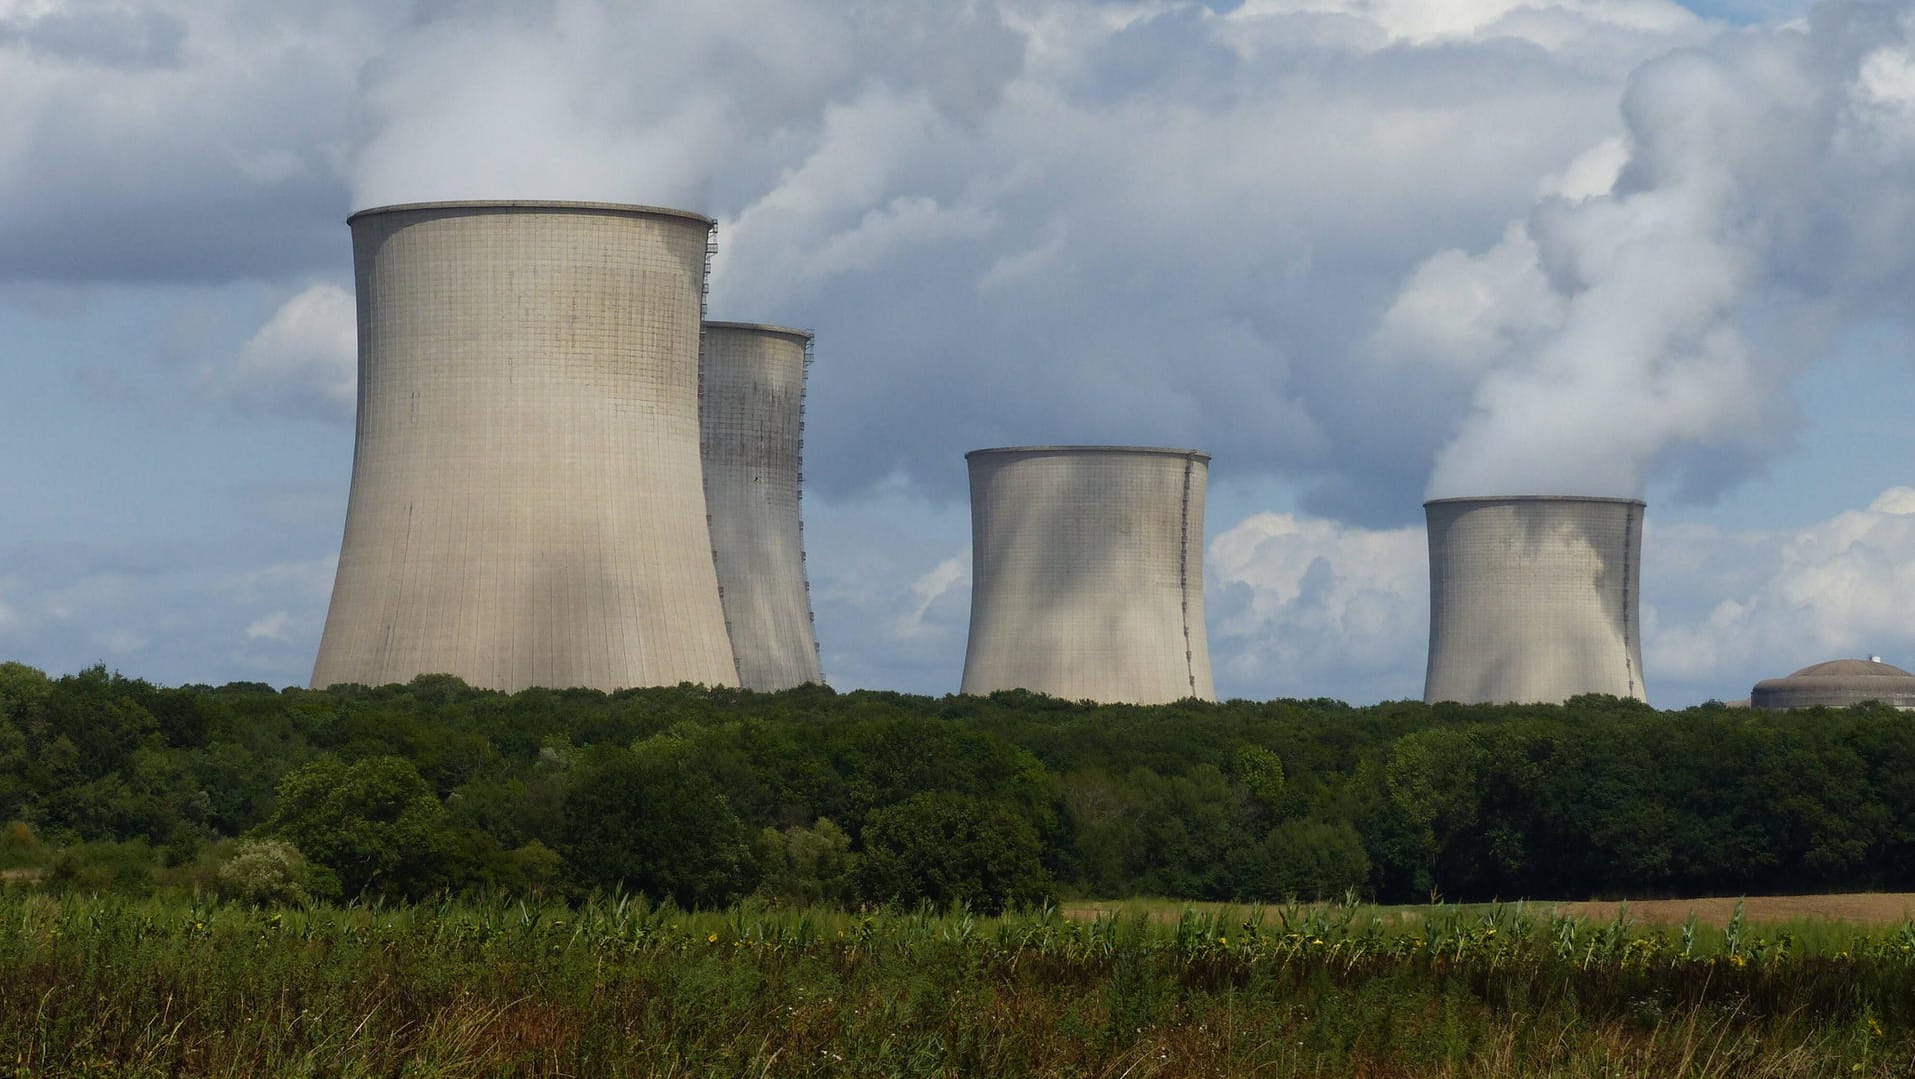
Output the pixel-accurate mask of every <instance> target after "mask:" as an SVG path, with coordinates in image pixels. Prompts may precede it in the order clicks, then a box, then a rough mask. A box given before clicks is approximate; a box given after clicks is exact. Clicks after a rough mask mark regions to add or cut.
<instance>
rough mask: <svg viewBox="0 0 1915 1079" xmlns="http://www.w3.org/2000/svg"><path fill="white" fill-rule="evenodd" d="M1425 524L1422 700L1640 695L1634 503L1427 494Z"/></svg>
mask: <svg viewBox="0 0 1915 1079" xmlns="http://www.w3.org/2000/svg"><path fill="white" fill-rule="evenodd" d="M1423 508H1424V511H1425V512H1426V513H1427V514H1428V516H1429V529H1430V666H1429V674H1428V678H1427V680H1426V681H1425V682H1424V688H1423V699H1424V700H1426V701H1429V702H1432V703H1434V702H1436V701H1460V702H1462V703H1465V704H1484V703H1504V702H1521V703H1530V702H1547V703H1560V702H1562V701H1564V700H1567V699H1568V698H1570V697H1573V696H1575V695H1577V694H1579V693H1608V694H1613V695H1615V696H1617V697H1634V698H1636V699H1638V700H1641V699H1643V685H1642V638H1641V631H1640V625H1639V622H1638V619H1637V613H1636V612H1637V601H1638V598H1639V595H1640V591H1641V579H1642V577H1641V567H1642V511H1643V504H1642V503H1641V502H1638V501H1636V500H1634V499H1627V498H1569V497H1555V496H1523V497H1510V498H1439V499H1436V500H1434V501H1431V502H1426V503H1424V506H1423Z"/></svg>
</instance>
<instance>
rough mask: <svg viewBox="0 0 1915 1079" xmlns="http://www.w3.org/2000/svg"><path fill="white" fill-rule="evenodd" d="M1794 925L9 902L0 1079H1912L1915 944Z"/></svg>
mask: <svg viewBox="0 0 1915 1079" xmlns="http://www.w3.org/2000/svg"><path fill="white" fill-rule="evenodd" d="M1632 910H1633V907H1632ZM1791 924H1794V923H1791ZM1804 924H1808V925H1810V926H1811V928H1812V929H1813V931H1812V932H1810V933H1808V934H1807V935H1802V934H1798V933H1796V932H1794V931H1792V930H1790V929H1787V928H1775V927H1771V926H1766V925H1758V924H1756V923H1754V922H1752V921H1751V920H1749V919H1748V918H1747V917H1746V916H1745V917H1743V918H1735V917H1731V918H1729V919H1727V920H1725V921H1724V922H1723V923H1722V924H1721V925H1719V926H1713V927H1711V926H1705V925H1702V924H1701V923H1700V921H1699V920H1698V921H1695V922H1687V923H1685V924H1682V925H1662V924H1657V925H1646V924H1632V923H1629V922H1626V921H1620V920H1614V919H1612V920H1609V921H1596V920H1591V919H1587V918H1579V917H1552V916H1550V915H1549V914H1548V913H1547V912H1545V911H1543V910H1541V909H1540V908H1536V907H1516V906H1504V907H1490V908H1453V907H1440V908H1421V909H1417V910H1406V909H1403V908H1397V909H1394V910H1392V911H1374V910H1367V909H1364V908H1358V907H1354V906H1347V907H1314V908H1298V907H1287V908H1267V909H1263V910H1259V911H1256V912H1254V913H1252V912H1249V911H1243V912H1237V911H1233V912H1230V913H1229V914H1228V915H1226V914H1225V913H1223V912H1222V911H1218V910H1188V911H1184V912H1182V913H1179V914H1178V915H1177V916H1176V917H1175V918H1172V919H1168V920H1157V919H1153V918H1151V917H1149V916H1148V912H1147V911H1144V910H1139V911H1137V912H1135V913H1132V914H1123V915H1111V914H1106V915H1103V916H1101V917H1098V916H1092V917H1089V918H1082V919H1080V918H1071V917H1065V916H1063V914H1062V912H1060V911H1055V910H1045V911H1036V912H1027V913H1022V914H1015V915H1010V916H1006V917H1003V918H977V917H972V916H970V915H968V914H965V913H963V912H961V911H959V912H945V913H937V912H931V911H922V912H918V913H912V914H887V915H856V914H846V913H839V912H824V911H787V912H779V911H770V910H765V909H762V908H756V907H744V908H740V909H735V910H730V911H723V912H712V913H698V914H686V913H681V912H678V911H675V910H671V909H664V910H658V909H652V908H648V907H646V906H645V905H644V904H642V903H639V902H635V901H623V900H617V901H611V900H608V901H600V902H593V903H587V904H584V905H583V906H579V907H571V908H568V907H565V906H557V905H555V906H550V907H532V906H525V905H521V904H517V903H509V902H503V901H501V902H497V903H492V904H483V903H480V904H467V903H446V904H440V905H429V906H420V907H399V908H389V909H372V908H366V907H346V908H335V907H324V906H320V907H312V908H298V909H280V910H271V909H268V910H255V909H250V908H245V907H237V906H218V905H202V904H194V903H191V902H188V901H183V900H179V899H167V898H156V899H151V900H137V901H135V900H124V899H113V898H100V899H89V898H57V897H51V896H47V895H40V894H30V893H23V892H20V891H18V890H16V891H14V892H11V893H0V1073H4V1072H5V1071H6V1070H8V1069H12V1070H13V1071H15V1072H17V1073H18V1074H24V1075H56V1076H69V1075H71V1076H80V1075H150V1076H159V1075H169V1076H171V1075H193V1076H198V1075H221V1076H228V1075H230V1076H239V1075H248V1076H250V1075H282V1074H294V1075H304V1074H320V1075H341V1076H346V1075H382V1076H384V1075H418V1076H483V1075H520V1074H528V1075H552V1076H559V1075H633V1076H641V1075H643V1076H687V1075H761V1076H770V1075H779V1076H785V1075H789V1076H837V1075H851V1076H892V1075H907V1076H959V1075H979V1076H1039V1075H1042V1076H1100V1077H1106V1076H1107V1077H1112V1079H1116V1077H1120V1076H1127V1077H1142V1076H1166V1077H1168V1076H1240V1075H1269V1076H1352V1075H1354V1076H1369V1077H1376V1079H1393V1077H1399V1076H1400V1077H1409V1076H1485V1077H1491V1076H1494V1077H1503V1076H1590V1077H1594V1076H1735V1077H1737V1079H1747V1077H1757V1076H1778V1077H1779V1076H1854V1075H1866V1076H1891V1075H1907V1074H1909V1071H1910V1068H1911V1064H1912V1063H1915V1057H1912V1056H1911V1053H1912V1052H1915V925H1911V924H1908V923H1901V924H1898V925H1885V926H1876V927H1867V926H1856V925H1849V924H1841V923H1829V922H1822V923H1804Z"/></svg>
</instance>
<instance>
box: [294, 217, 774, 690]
mask: <svg viewBox="0 0 1915 1079" xmlns="http://www.w3.org/2000/svg"><path fill="white" fill-rule="evenodd" d="M348 222H349V224H350V225H351V228H352V242H353V266H354V271H355V275H356V280H357V285H358V301H359V304H358V306H359V419H358V428H357V440H356V442H355V445H354V449H353V468H352V491H351V496H350V498H349V501H348V505H347V510H346V530H345V538H344V540H343V542H342V544H341V547H340V553H339V569H338V575H337V578H336V580H335V582H334V585H333V595H332V607H331V609H330V611H329V612H328V614H327V617H326V629H325V633H324V636H323V637H322V639H321V642H320V646H319V657H318V662H317V663H316V664H315V665H314V669H313V684H314V685H315V686H328V685H333V684H336V683H341V682H357V683H366V684H370V685H380V684H384V683H389V682H403V681H407V680H409V679H411V678H413V677H414V676H416V675H419V674H427V673H444V674H452V675H457V676H458V677H460V678H462V679H464V680H465V681H467V682H468V683H470V684H472V685H475V686H481V687H485V688H488V689H500V690H508V691H509V690H518V689H522V688H525V687H527V686H548V687H555V688H557V687H572V686H584V687H590V688H594V689H603V690H612V689H619V688H623V687H628V686H651V685H672V684H676V683H679V682H700V683H705V684H708V685H735V684H736V683H737V667H736V664H735V663H734V661H733V658H732V652H731V643H730V640H729V639H728V638H727V636H726V634H725V618H724V611H723V610H722V608H721V606H720V601H719V595H718V579H717V573H716V570H715V569H714V567H713V560H712V544H711V533H710V530H709V527H708V525H707V523H706V518H705V491H704V483H703V478H702V475H703V473H702V469H701V467H700V463H699V439H698V342H699V321H700V318H701V317H702V314H703V305H704V287H705V274H706V268H707V266H708V264H709V259H710V243H711V233H712V223H711V221H710V220H709V219H708V218H705V217H701V216H699V215H696V214H690V213H685V212H682V211H678V210H664V209H657V208H652V207H643V206H623V205H608V204H600V203H562V202H458V203H419V204H412V205H405V206H386V207H380V208H377V209H370V210H362V211H360V212H359V213H356V214H353V215H352V217H351V218H349V219H348Z"/></svg>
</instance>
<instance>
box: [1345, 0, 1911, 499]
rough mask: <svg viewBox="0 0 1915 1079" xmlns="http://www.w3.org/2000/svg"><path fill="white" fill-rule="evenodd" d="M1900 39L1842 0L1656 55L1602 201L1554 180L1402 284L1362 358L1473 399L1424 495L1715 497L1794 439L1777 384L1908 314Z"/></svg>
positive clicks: (1628, 97)
mask: <svg viewBox="0 0 1915 1079" xmlns="http://www.w3.org/2000/svg"><path fill="white" fill-rule="evenodd" d="M1912 39H1915V13H1911V10H1910V7H1909V5H1907V4H1896V5H1881V4H1870V3H1853V2H1835V3H1825V4H1823V5H1821V6H1819V7H1818V8H1817V9H1815V11H1814V12H1813V13H1812V14H1811V15H1810V17H1809V18H1808V19H1807V20H1805V21H1804V22H1802V23H1797V24H1792V25H1788V26H1784V27H1776V28H1767V29H1760V30H1750V31H1743V32H1736V33H1730V34H1726V35H1724V36H1723V37H1721V38H1719V39H1717V40H1716V41H1714V42H1712V43H1711V44H1709V45H1706V46H1703V47H1700V48H1693V49H1687V50H1683V51H1679V52H1676V53H1673V54H1670V55H1669V56H1666V57H1664V58H1662V59H1659V60H1655V61H1652V62H1650V63H1648V64H1646V65H1644V66H1643V67H1642V68H1641V69H1639V70H1638V71H1637V72H1636V73H1635V74H1634V76H1633V77H1632V78H1631V80H1630V85H1629V88H1628V91H1627V93H1626V94H1625V97H1624V100H1623V118H1624V122H1625V125H1626V130H1627V138H1626V142H1625V146H1626V149H1627V156H1626V159H1625V160H1624V161H1623V162H1622V164H1621V168H1620V171H1619V173H1618V174H1617V175H1616V176H1615V179H1614V182H1613V184H1612V185H1609V186H1608V189H1607V190H1601V191H1600V193H1597V194H1591V195H1585V196H1584V197H1577V196H1578V195H1579V194H1581V193H1582V192H1584V191H1587V190H1588V189H1589V188H1591V187H1592V186H1594V187H1597V188H1599V189H1600V187H1601V186H1602V185H1600V184H1595V185H1592V184H1591V183H1590V181H1589V178H1588V176H1587V175H1579V176H1575V177H1568V178H1567V179H1565V180H1563V181H1560V182H1558V183H1556V184H1555V185H1554V190H1555V191H1556V192H1558V193H1552V194H1547V195H1545V197H1543V198H1542V199H1541V200H1540V201H1539V202H1538V203H1537V205H1536V206H1535V208H1534V210H1533V211H1532V212H1531V213H1530V215H1529V216H1528V218H1527V219H1526V220H1524V221H1521V222H1518V223H1516V224H1513V225H1512V226H1511V227H1510V229H1509V231H1508V232H1507V233H1506V234H1505V236H1504V238H1503V239H1502V241H1501V242H1500V243H1498V244H1497V245H1495V246H1494V247H1492V248H1490V249H1488V250H1486V251H1484V252H1482V253H1480V254H1475V255H1470V254H1466V253H1463V252H1459V251H1446V252H1443V253H1441V254H1438V255H1436V256H1434V257H1433V258H1431V259H1430V260H1428V261H1426V262H1425V263H1424V264H1423V266H1421V267H1420V268H1419V269H1418V270H1417V271H1416V272H1415V273H1413V274H1412V275H1411V277H1410V278H1409V280H1408V282H1407V283H1406V284H1405V286H1404V288H1403V290H1402V291H1401V292H1400V293H1399V295H1398V296H1397V298H1396V300H1395V302H1394V304H1393V305H1392V306H1391V307H1390V309H1389V311H1388V313H1387V314H1386V315H1385V316H1384V318H1383V320H1382V323H1381V324H1380V326H1379V328H1378V331H1377V333H1376V334H1375V336H1374V337H1373V339H1372V342H1371V347H1372V348H1374V349H1376V350H1377V352H1378V353H1379V355H1382V356H1386V357H1395V358H1397V359H1399V360H1401V361H1403V362H1416V363H1422V364H1426V365H1431V366H1434V367H1437V368H1439V369H1442V370H1445V371H1449V372H1453V373H1455V374H1458V375H1461V376H1463V377H1464V378H1466V379H1469V380H1472V381H1473V384H1474V392H1473V401H1472V405H1473V407H1472V409H1471V410H1470V412H1469V413H1468V415H1466V416H1465V417H1464V418H1463V419H1462V420H1461V422H1460V424H1459V425H1458V426H1457V427H1456V429H1455V431H1454V434H1453V437H1452V438H1451V440H1450V441H1449V442H1448V444H1447V445H1446V446H1444V448H1443V449H1442V450H1441V451H1440V452H1439V454H1438V456H1437V460H1436V464H1435V469H1434V473H1433V475H1432V477H1431V481H1430V485H1429V493H1430V494H1431V495H1432V496H1434V497H1444V496H1454V495H1481V494H1500V493H1577V494H1591V495H1634V494H1639V493H1640V492H1641V491H1642V489H1643V485H1644V483H1645V482H1646V481H1647V479H1649V478H1650V477H1652V476H1657V475H1673V476H1675V477H1677V478H1678V479H1679V481H1680V483H1681V491H1682V493H1683V494H1684V495H1685V496H1689V497H1706V496H1708V495H1710V494H1712V493H1714V491H1716V490H1719V489H1720V486H1721V485H1722V484H1724V483H1726V482H1730V481H1732V480H1734V479H1736V478H1739V477H1740V476H1741V475H1743V474H1745V473H1746V472H1747V470H1748V469H1749V468H1750V467H1752V465H1753V464H1754V463H1756V462H1758V461H1759V460H1761V459H1762V457H1763V456H1764V455H1765V454H1767V453H1768V452H1770V451H1772V450H1773V449H1774V448H1775V447H1776V445H1777V444H1778V443H1780V442H1782V441H1785V440H1786V439H1787V438H1788V437H1789V436H1790V433H1791V430H1792V424H1793V421H1794V417H1795V412H1794V406H1793V403H1792V402H1791V401H1790V399H1789V396H1788V387H1789V383H1790V381H1791V380H1792V379H1793V378H1794V377H1795V376H1796V375H1797V374H1798V373H1799V372H1800V371H1801V370H1802V369H1803V368H1804V367H1805V366H1806V365H1807V364H1809V363H1810V362H1812V361H1813V360H1814V359H1815V358H1817V357H1818V356H1820V355H1822V354H1824V353H1826V352H1828V351H1829V350H1830V349H1831V348H1832V347H1833V346H1834V343H1835V341H1836V338H1837V335H1838V334H1839V333H1840V332H1841V331H1842V330H1844V329H1846V328H1849V327H1852V326H1854V325H1856V324H1857V323H1858V322H1859V321H1867V320H1874V319H1883V318H1895V317H1900V316H1902V315H1903V314H1905V312H1906V308H1905V305H1906V303H1907V297H1908V296H1909V291H1908V288H1909V284H1910V280H1909V279H1910V270H1911V257H1915V182H1912V181H1915V171H1912V168H1911V166H1915V59H1912V58H1911V53H1910V43H1911V40H1912ZM1605 156H1607V157H1608V158H1609V159H1610V160H1614V159H1615V156H1616V155H1614V153H1613V150H1608V151H1605V150H1603V148H1600V147H1599V148H1598V151H1597V152H1595V153H1592V154H1591V155H1589V156H1588V158H1587V159H1585V160H1583V161H1580V162H1578V165H1577V167H1576V168H1572V169H1571V170H1570V171H1571V172H1580V173H1581V174H1586V173H1587V172H1588V171H1589V169H1590V168H1591V167H1592V163H1600V162H1601V161H1602V160H1603V159H1604V157H1605ZM1550 187H1551V185H1549V184H1546V185H1545V190H1549V189H1550ZM1578 189H1581V190H1580V191H1579V190H1578Z"/></svg>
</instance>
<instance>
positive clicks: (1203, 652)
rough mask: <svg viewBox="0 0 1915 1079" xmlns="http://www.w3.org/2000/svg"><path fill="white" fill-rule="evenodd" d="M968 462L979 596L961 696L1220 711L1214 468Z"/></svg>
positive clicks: (1001, 458)
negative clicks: (1210, 499) (1015, 692)
mask: <svg viewBox="0 0 1915 1079" xmlns="http://www.w3.org/2000/svg"><path fill="white" fill-rule="evenodd" d="M965 460H966V461H967V462H968V463H969V465H970V472H971V559H972V574H971V578H972V585H971V636H970V643H969V646H968V648H967V649H966V652H965V657H964V681H963V686H962V689H961V692H964V693H972V694H985V693H991V692H994V691H996V690H1001V689H1026V690H1030V691H1032V692H1036V693H1046V694H1049V695H1051V696H1053V697H1061V698H1065V699H1068V700H1092V701H1101V702H1109V703H1129V704H1163V703H1166V702H1169V701H1175V700H1181V699H1183V698H1186V697H1197V698H1201V699H1204V700H1210V699H1214V697H1215V690H1214V689H1213V688H1212V684H1211V677H1210V646H1209V643H1208V641H1207V639H1206V637H1205V634H1204V594H1203V580H1204V571H1203V541H1204V482H1205V479H1206V476H1207V475H1208V472H1209V461H1210V457H1209V455H1207V454H1203V453H1198V452H1197V451H1195V450H1172V449H1148V448H1143V447H1132V446H1022V447H1012V448H1007V449H989V450H975V451H972V452H971V453H968V454H966V455H965Z"/></svg>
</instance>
